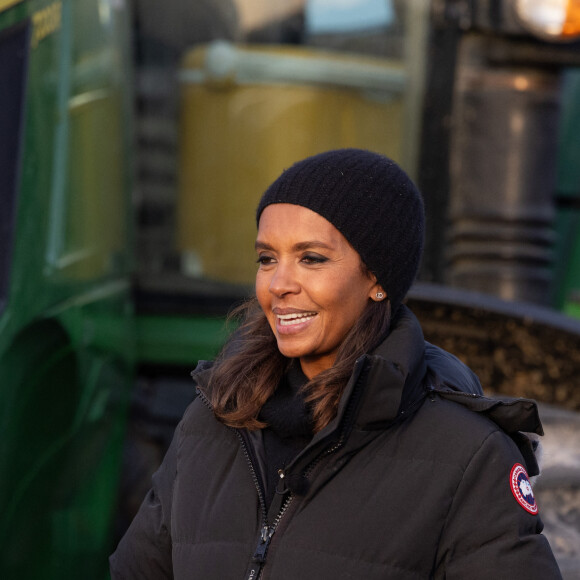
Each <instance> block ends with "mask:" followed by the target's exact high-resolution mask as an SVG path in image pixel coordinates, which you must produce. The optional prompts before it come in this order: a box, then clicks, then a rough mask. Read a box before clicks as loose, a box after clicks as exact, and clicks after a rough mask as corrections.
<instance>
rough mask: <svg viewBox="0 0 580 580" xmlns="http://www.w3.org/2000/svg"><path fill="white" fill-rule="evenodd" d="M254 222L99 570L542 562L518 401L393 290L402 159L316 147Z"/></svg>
mask: <svg viewBox="0 0 580 580" xmlns="http://www.w3.org/2000/svg"><path fill="white" fill-rule="evenodd" d="M257 223H258V234H257V238H256V244H255V246H256V252H257V261H258V271H257V274H256V298H255V299H253V300H251V301H249V302H248V303H247V304H245V305H244V306H243V307H241V308H240V309H239V311H238V312H237V315H238V316H239V317H240V319H241V324H240V326H239V328H238V329H237V330H236V332H234V334H233V335H232V337H231V339H230V340H229V342H228V343H227V344H226V346H225V347H224V349H223V351H222V353H221V354H220V356H219V357H218V359H217V360H216V361H215V363H214V364H211V363H201V364H200V366H199V367H198V369H196V371H195V372H194V373H193V377H194V380H195V382H196V384H197V388H198V395H199V396H198V398H197V399H196V400H195V401H194V402H193V403H192V404H191V405H190V407H189V408H188V410H187V411H186V414H185V416H184V418H183V420H182V421H181V423H180V425H179V427H178V428H177V431H176V434H175V438H174V442H173V444H172V446H171V448H170V450H169V452H168V454H167V457H166V458H165V460H164V462H163V465H162V466H161V468H160V470H159V471H158V473H157V474H156V475H155V476H154V481H153V489H152V491H151V492H150V494H149V495H148V497H147V498H146V499H145V501H144V503H143V506H142V507H141V509H140V511H139V513H138V515H137V517H136V518H135V520H134V522H133V524H132V525H131V527H130V529H129V531H128V532H127V534H126V536H125V537H124V538H123V540H122V541H121V543H120V544H119V547H118V549H117V552H116V553H115V554H114V555H113V556H112V558H111V572H112V578H113V579H116V578H184V579H185V578H188V579H189V578H200V579H201V578H203V579H204V580H207V579H208V578H210V579H212V578H215V579H230V578H240V579H241V578H246V579H248V580H250V579H251V580H256V579H257V578H261V579H262V580H265V579H266V578H275V579H276V580H291V579H292V580H295V579H296V578H300V579H311V580H315V579H316V580H320V579H332V580H336V579H339V580H340V579H343V578H344V579H346V578H365V580H379V579H385V578H389V579H400V580H406V579H409V578H434V579H443V578H470V579H481V580H483V579H484V578H485V579H487V578H494V577H500V576H501V577H518V578H519V577H526V578H532V579H536V580H540V579H541V580H550V579H556V578H560V574H559V571H558V567H557V565H556V563H555V560H554V558H553V555H552V553H551V550H550V547H549V545H548V542H547V541H546V539H545V538H544V537H543V536H542V535H541V533H540V532H541V530H542V523H541V520H540V519H539V516H538V511H539V509H538V506H537V504H536V501H535V499H534V494H533V489H532V486H531V484H530V481H529V477H528V476H533V475H537V474H538V472H539V469H538V464H537V462H536V459H535V455H534V451H533V445H532V442H531V439H530V437H531V436H530V437H528V436H527V435H524V434H523V432H535V433H537V434H541V433H542V427H541V423H540V421H539V418H538V412H537V407H536V405H535V403H534V402H533V401H528V400H513V401H509V402H508V401H501V400H491V399H487V398H485V397H484V396H483V395H482V389H481V385H480V384H479V381H478V379H477V377H476V376H475V375H474V374H473V373H472V372H471V371H470V370H469V369H468V368H467V367H465V366H464V365H463V364H462V363H461V362H460V361H459V360H457V359H456V358H455V357H453V356H452V355H450V354H449V353H446V352H445V351H443V350H441V349H439V348H437V347H435V346H433V345H430V344H428V343H426V342H425V340H424V338H423V334H422V331H421V328H420V326H419V323H418V321H417V319H416V318H415V317H414V315H413V314H412V312H411V311H410V310H409V309H408V308H407V307H406V306H405V305H404V304H403V300H404V298H405V295H406V294H407V291H408V290H409V288H410V286H411V284H412V282H413V280H414V278H415V275H416V273H417V269H418V266H419V261H420V258H421V252H422V247H423V230H424V215H423V203H422V198H421V195H420V193H419V192H418V191H417V189H416V187H415V186H414V184H413V183H412V182H411V181H410V179H409V178H408V177H407V175H406V174H405V173H404V172H403V171H402V170H401V169H400V168H399V167H398V166H397V165H396V164H395V163H394V162H393V161H391V160H390V159H387V158H386V157H383V156H381V155H378V154H375V153H371V152H369V151H363V150H358V149H343V150H338V151H329V152H327V153H323V154H319V155H316V156H314V157H310V158H307V159H305V160H303V161H301V162H298V163H296V164H295V165H293V166H292V167H291V168H289V169H287V170H286V171H285V172H283V173H282V175H281V176H280V177H279V178H278V179H277V180H276V181H275V182H274V183H273V184H272V185H271V186H270V187H269V188H268V190H267V191H266V192H265V194H264V195H263V197H262V199H261V201H260V203H259V206H258V210H257ZM393 532H395V533H393ZM387 537H388V541H386V540H385V538H387Z"/></svg>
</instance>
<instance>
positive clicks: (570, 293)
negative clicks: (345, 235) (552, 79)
mask: <svg viewBox="0 0 580 580" xmlns="http://www.w3.org/2000/svg"><path fill="white" fill-rule="evenodd" d="M561 108H562V113H561V115H562V116H561V122H560V147H559V151H558V192H557V193H558V199H559V209H558V214H557V220H556V228H557V230H556V231H557V234H558V237H557V245H556V255H557V256H559V260H558V268H557V270H556V272H555V281H556V293H555V294H556V295H555V306H556V307H557V308H560V309H562V310H563V311H564V312H565V313H567V314H570V315H571V316H575V317H578V318H580V139H578V135H579V134H580V70H578V69H572V70H569V71H566V73H565V75H564V83H563V93H562V103H561Z"/></svg>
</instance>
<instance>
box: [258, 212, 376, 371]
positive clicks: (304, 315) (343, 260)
mask: <svg viewBox="0 0 580 580" xmlns="http://www.w3.org/2000/svg"><path fill="white" fill-rule="evenodd" d="M256 251H257V253H258V263H259V268H258V273H257V275H256V295H257V297H258V301H259V303H260V306H261V307H262V310H263V311H264V313H265V314H266V317H267V318H268V322H269V323H270V326H271V328H272V331H273V332H274V335H275V336H276V340H277V342H278V348H279V349H280V352H281V353H282V354H283V355H284V356H287V357H290V358H299V359H300V363H301V366H302V371H303V372H304V374H305V375H306V376H307V377H308V378H312V377H314V376H315V375H317V374H318V373H320V372H321V371H323V370H325V369H328V368H330V367H331V366H332V365H333V363H334V359H335V358H336V353H337V350H338V348H339V346H340V344H341V343H342V341H343V340H344V338H345V336H346V334H347V333H348V331H349V330H350V329H351V328H352V326H353V325H354V323H355V322H356V321H357V319H358V318H359V317H360V316H361V314H362V312H363V310H364V309H365V307H366V305H367V303H368V300H369V299H375V294H376V293H377V292H378V291H381V290H382V289H381V288H380V286H379V285H378V284H377V282H376V280H375V278H374V276H369V275H368V274H367V273H366V272H365V271H364V270H363V267H362V263H361V260H360V256H359V255H358V253H357V252H356V251H355V250H354V249H353V248H352V247H351V245H350V244H349V243H348V242H347V240H346V238H345V237H344V236H343V235H342V234H341V233H340V232H339V231H338V230H337V229H336V228H335V227H334V226H333V225H332V224H331V223H330V222H329V221H327V220H326V219H324V218H323V217H322V216H320V215H318V214H317V213H315V212H313V211H311V210H309V209H307V208H305V207H302V206H298V205H292V204H286V203H280V204H273V205H269V206H267V207H266V208H265V209H264V211H263V212H262V215H261V216H260V223H259V227H258V237H257V239H256Z"/></svg>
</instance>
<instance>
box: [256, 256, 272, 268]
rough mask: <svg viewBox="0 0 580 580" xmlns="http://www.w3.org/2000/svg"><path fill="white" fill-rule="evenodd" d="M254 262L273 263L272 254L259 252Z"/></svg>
mask: <svg viewBox="0 0 580 580" xmlns="http://www.w3.org/2000/svg"><path fill="white" fill-rule="evenodd" d="M256 262H257V263H258V265H260V266H269V265H270V264H273V263H274V258H273V257H272V256H268V255H267V254H260V255H259V256H258V259H257V260H256Z"/></svg>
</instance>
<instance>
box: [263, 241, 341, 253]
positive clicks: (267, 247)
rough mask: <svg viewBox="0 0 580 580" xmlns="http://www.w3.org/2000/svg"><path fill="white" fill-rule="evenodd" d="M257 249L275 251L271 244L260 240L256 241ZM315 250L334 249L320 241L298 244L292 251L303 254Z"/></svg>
mask: <svg viewBox="0 0 580 580" xmlns="http://www.w3.org/2000/svg"><path fill="white" fill-rule="evenodd" d="M255 248H256V250H274V248H273V247H272V246H271V245H270V244H267V243H266V242H260V241H259V240H256V244H255ZM313 248H320V249H323V250H332V249H333V247H332V246H329V245H328V244H325V243H324V242H320V241H318V240H309V241H306V242H298V243H297V244H294V246H292V249H293V250H294V251H295V252H303V251H304V250H311V249H313Z"/></svg>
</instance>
